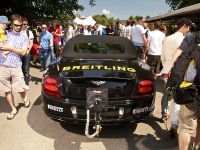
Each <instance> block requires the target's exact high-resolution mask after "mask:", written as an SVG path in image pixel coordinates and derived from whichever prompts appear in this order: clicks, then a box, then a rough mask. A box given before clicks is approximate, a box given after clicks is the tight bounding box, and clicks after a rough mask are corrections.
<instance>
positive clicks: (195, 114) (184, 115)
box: [179, 103, 200, 134]
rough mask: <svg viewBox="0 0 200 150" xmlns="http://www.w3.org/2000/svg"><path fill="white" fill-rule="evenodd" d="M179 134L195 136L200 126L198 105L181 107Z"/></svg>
mask: <svg viewBox="0 0 200 150" xmlns="http://www.w3.org/2000/svg"><path fill="white" fill-rule="evenodd" d="M179 116H180V117H179V132H180V131H182V132H185V133H189V134H194V133H195V131H196V127H197V123H198V124H200V106H199V105H197V104H196V103H189V104H186V105H181V107H180V111H179Z"/></svg>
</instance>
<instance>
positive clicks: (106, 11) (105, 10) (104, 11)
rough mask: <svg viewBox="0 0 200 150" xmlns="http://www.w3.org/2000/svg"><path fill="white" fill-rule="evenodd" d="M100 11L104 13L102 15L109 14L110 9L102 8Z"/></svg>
mask: <svg viewBox="0 0 200 150" xmlns="http://www.w3.org/2000/svg"><path fill="white" fill-rule="evenodd" d="M101 13H102V14H104V15H110V11H109V10H107V9H103V10H102V11H101Z"/></svg>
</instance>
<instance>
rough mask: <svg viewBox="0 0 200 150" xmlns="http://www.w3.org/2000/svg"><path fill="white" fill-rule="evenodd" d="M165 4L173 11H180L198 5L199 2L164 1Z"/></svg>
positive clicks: (193, 0) (188, 0)
mask: <svg viewBox="0 0 200 150" xmlns="http://www.w3.org/2000/svg"><path fill="white" fill-rule="evenodd" d="M166 3H167V4H168V5H169V6H170V7H171V8H172V9H173V10H176V9H180V8H183V7H187V6H190V5H194V4H197V3H199V0H166Z"/></svg>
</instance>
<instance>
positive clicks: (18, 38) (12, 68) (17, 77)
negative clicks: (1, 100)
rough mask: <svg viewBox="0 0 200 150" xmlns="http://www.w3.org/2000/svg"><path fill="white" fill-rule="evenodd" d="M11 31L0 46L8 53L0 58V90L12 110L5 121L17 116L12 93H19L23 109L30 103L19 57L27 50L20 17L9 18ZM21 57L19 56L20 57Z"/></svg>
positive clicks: (15, 15)
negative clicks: (5, 41)
mask: <svg viewBox="0 0 200 150" xmlns="http://www.w3.org/2000/svg"><path fill="white" fill-rule="evenodd" d="M11 24H12V30H11V31H10V32H8V34H7V43H5V44H1V45H0V49H3V50H7V51H10V53H8V54H7V55H6V59H5V58H2V57H0V72H1V73H0V90H2V92H5V96H6V98H7V101H8V103H9V105H10V107H11V109H12V111H11V112H10V114H8V116H7V119H9V120H10V119H13V118H14V117H15V115H16V114H17V109H16V107H15V103H14V96H13V94H12V91H14V92H19V93H20V95H21V97H22V99H23V101H24V107H29V106H30V101H29V100H28V99H27V96H26V91H25V88H26V84H25V82H24V76H23V73H22V68H21V67H22V61H21V56H23V55H25V54H26V52H27V50H28V38H27V37H26V36H24V35H22V34H21V33H20V31H21V26H22V17H21V16H20V15H18V14H14V15H12V16H11ZM20 55H21V56H20Z"/></svg>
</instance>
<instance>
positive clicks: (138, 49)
mask: <svg viewBox="0 0 200 150" xmlns="http://www.w3.org/2000/svg"><path fill="white" fill-rule="evenodd" d="M134 50H135V52H136V54H137V56H138V58H140V59H144V46H134Z"/></svg>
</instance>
